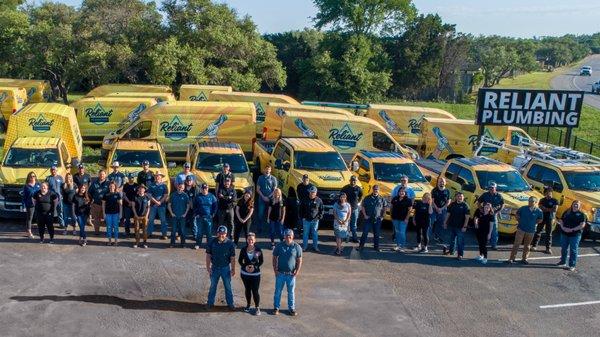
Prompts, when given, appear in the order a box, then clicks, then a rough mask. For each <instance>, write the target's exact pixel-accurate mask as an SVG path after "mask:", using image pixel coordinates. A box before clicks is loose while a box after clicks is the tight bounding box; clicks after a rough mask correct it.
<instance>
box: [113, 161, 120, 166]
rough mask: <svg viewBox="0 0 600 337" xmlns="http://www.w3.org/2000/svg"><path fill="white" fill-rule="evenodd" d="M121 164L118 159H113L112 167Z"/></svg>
mask: <svg viewBox="0 0 600 337" xmlns="http://www.w3.org/2000/svg"><path fill="white" fill-rule="evenodd" d="M119 166H121V164H119V162H118V161H113V163H112V167H119Z"/></svg>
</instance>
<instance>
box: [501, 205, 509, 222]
mask: <svg viewBox="0 0 600 337" xmlns="http://www.w3.org/2000/svg"><path fill="white" fill-rule="evenodd" d="M511 213H512V208H510V207H504V208H503V209H502V210H501V211H500V214H499V218H500V220H504V221H509V220H510V214H511Z"/></svg>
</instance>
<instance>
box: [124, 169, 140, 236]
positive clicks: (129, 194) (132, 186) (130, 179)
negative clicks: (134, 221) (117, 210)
mask: <svg viewBox="0 0 600 337" xmlns="http://www.w3.org/2000/svg"><path fill="white" fill-rule="evenodd" d="M137 187H138V184H137V183H136V182H135V176H134V175H133V173H128V174H127V183H126V184H125V185H123V219H121V222H123V226H124V227H125V236H126V237H127V236H129V235H130V234H131V217H132V216H133V210H132V207H133V200H134V199H135V195H136V193H137Z"/></svg>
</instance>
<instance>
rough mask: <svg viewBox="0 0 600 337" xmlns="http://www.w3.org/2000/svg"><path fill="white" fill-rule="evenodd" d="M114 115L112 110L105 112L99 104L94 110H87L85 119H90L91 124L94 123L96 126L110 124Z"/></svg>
mask: <svg viewBox="0 0 600 337" xmlns="http://www.w3.org/2000/svg"><path fill="white" fill-rule="evenodd" d="M112 114H113V111H112V109H111V110H105V109H104V108H103V107H102V105H101V104H100V103H97V104H96V106H95V107H93V108H87V109H85V117H86V118H89V120H90V123H94V124H96V125H102V124H106V123H108V120H109V118H110V116H112Z"/></svg>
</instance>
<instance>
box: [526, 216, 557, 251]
mask: <svg viewBox="0 0 600 337" xmlns="http://www.w3.org/2000/svg"><path fill="white" fill-rule="evenodd" d="M542 231H544V241H545V243H546V249H549V248H550V246H552V219H544V221H542V222H541V223H539V224H538V225H537V228H536V230H535V234H534V235H533V240H532V241H531V246H532V247H536V246H537V245H538V243H539V242H540V238H541V236H542Z"/></svg>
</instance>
